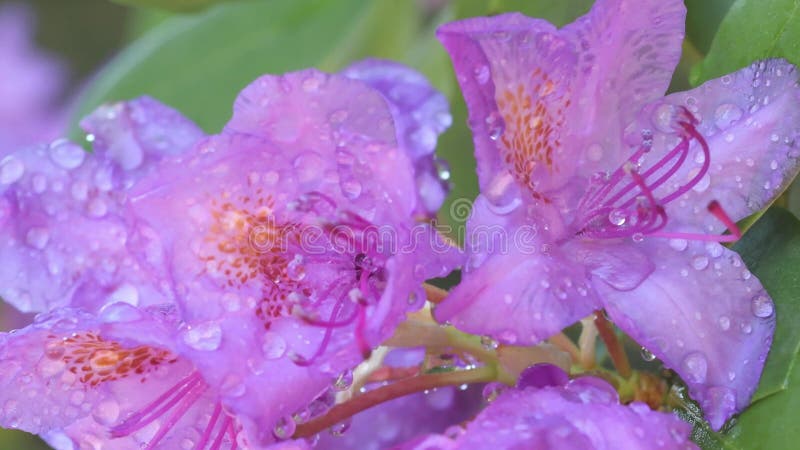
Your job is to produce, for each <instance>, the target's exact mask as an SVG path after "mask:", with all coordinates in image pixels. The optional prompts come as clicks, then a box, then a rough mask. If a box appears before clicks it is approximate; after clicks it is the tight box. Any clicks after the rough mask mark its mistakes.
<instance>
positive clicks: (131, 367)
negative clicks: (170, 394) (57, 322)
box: [46, 332, 178, 387]
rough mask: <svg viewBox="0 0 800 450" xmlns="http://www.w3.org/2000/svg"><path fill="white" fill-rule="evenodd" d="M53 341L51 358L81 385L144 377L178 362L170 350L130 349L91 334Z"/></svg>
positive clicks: (48, 350)
mask: <svg viewBox="0 0 800 450" xmlns="http://www.w3.org/2000/svg"><path fill="white" fill-rule="evenodd" d="M51 339H53V340H52V341H51V342H50V343H49V344H48V346H47V350H46V353H47V355H48V357H60V359H61V360H62V361H64V363H66V369H67V370H69V371H70V372H72V373H74V374H76V375H78V376H79V378H78V379H79V380H80V382H81V383H84V384H88V385H89V386H92V387H95V386H97V385H99V384H101V383H105V382H108V381H115V380H119V379H122V378H126V377H128V376H131V375H145V374H147V373H150V372H152V371H154V370H156V369H157V368H158V367H160V366H162V365H166V364H174V363H175V362H177V361H178V359H177V357H175V355H173V354H172V353H171V352H169V351H167V350H162V349H157V348H153V347H148V346H146V345H141V346H138V347H134V348H130V349H127V348H123V347H122V345H120V344H119V343H117V342H112V341H106V340H104V339H102V338H101V337H99V336H98V335H97V334H95V333H92V332H86V333H78V334H74V335H72V336H70V337H66V338H63V339H58V338H57V337H56V336H51Z"/></svg>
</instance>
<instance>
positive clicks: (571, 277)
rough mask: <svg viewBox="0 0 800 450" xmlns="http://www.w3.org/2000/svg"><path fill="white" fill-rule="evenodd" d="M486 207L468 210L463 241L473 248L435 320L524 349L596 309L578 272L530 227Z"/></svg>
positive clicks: (591, 293)
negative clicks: (459, 277)
mask: <svg viewBox="0 0 800 450" xmlns="http://www.w3.org/2000/svg"><path fill="white" fill-rule="evenodd" d="M487 205H490V203H489V202H487V201H486V200H484V199H483V198H482V197H479V198H478V199H477V200H476V202H475V204H474V206H473V216H472V218H471V219H470V223H469V228H468V230H469V232H468V235H467V241H468V246H469V247H473V246H474V247H475V248H474V249H469V248H468V252H469V253H470V257H469V260H468V261H467V265H466V267H465V268H464V272H463V273H464V275H463V279H462V281H461V283H460V284H459V285H458V286H456V287H455V288H454V289H453V290H452V291H451V292H450V294H449V295H448V297H447V298H446V299H445V300H444V301H443V302H442V303H441V304H439V305H438V306H437V307H436V310H435V316H436V319H437V320H439V321H440V322H444V321H449V322H450V323H452V324H453V325H455V326H456V327H458V328H459V329H461V330H463V331H467V332H470V333H475V334H481V335H488V336H491V337H493V338H495V339H499V340H501V341H503V342H505V343H508V344H520V345H527V344H535V343H537V342H540V341H542V340H544V339H546V338H548V337H550V336H552V335H554V334H556V333H558V332H559V331H561V330H562V329H563V328H564V327H566V326H568V325H570V324H572V323H574V322H575V321H577V320H579V319H581V318H583V317H585V316H587V315H588V314H590V313H591V312H592V310H594V309H596V308H597V307H598V305H599V303H598V300H597V299H596V297H595V294H594V291H593V289H592V288H591V286H590V285H588V278H587V277H588V274H587V273H586V272H585V271H584V270H583V267H582V266H581V265H579V264H574V263H572V262H570V260H569V256H568V254H567V253H563V252H562V251H561V249H560V247H558V246H557V245H554V244H552V243H550V242H548V241H547V239H546V236H544V235H537V233H536V228H525V227H526V226H520V225H518V224H519V223H520V221H521V220H524V218H520V217H516V218H515V214H511V215H507V216H498V215H496V214H495V213H494V212H493V211H492V209H491V207H489V206H487ZM520 209H522V208H520ZM498 230H500V232H499V233H498ZM476 240H477V241H480V242H475V241H476ZM484 240H486V241H487V242H484Z"/></svg>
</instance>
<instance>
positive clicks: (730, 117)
mask: <svg viewBox="0 0 800 450" xmlns="http://www.w3.org/2000/svg"><path fill="white" fill-rule="evenodd" d="M743 114H744V112H743V111H742V109H741V108H739V107H738V106H736V105H734V104H733V103H723V104H721V105H719V106H718V107H717V109H716V111H714V123H715V124H716V125H717V128H719V129H720V130H724V129H726V128H728V127H730V126H731V125H732V124H733V123H734V122H736V121H737V120H739V119H741V118H742V115H743Z"/></svg>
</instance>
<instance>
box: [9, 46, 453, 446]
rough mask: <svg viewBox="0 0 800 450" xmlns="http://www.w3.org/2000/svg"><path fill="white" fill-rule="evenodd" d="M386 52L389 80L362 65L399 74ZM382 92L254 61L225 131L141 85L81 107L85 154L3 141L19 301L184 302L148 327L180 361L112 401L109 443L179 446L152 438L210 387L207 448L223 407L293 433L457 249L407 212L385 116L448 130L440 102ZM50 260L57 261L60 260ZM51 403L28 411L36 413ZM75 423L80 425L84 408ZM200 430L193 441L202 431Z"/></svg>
mask: <svg viewBox="0 0 800 450" xmlns="http://www.w3.org/2000/svg"><path fill="white" fill-rule="evenodd" d="M374 64H376V65H377V64H379V63H377V62H375V63H374ZM376 67H377V66H376ZM390 68H391V70H390V71H388V72H387V73H389V74H390V75H391V77H389V78H388V79H387V80H385V81H380V80H381V76H380V74H379V73H378V74H373V76H372V78H371V82H374V83H384V85H385V86H390V85H391V83H392V80H393V79H394V78H392V77H395V76H398V75H397V74H398V73H399V72H400V71H401V70H402V69H401V68H400V67H399V66H396V65H391V67H390ZM409 74H410V75H409V76H407V77H402V76H400V77H399V78H398V79H399V80H400V81H399V83H400V84H401V85H404V89H411V88H414V87H416V88H419V89H421V90H423V91H424V92H425V95H432V94H431V88H430V86H428V85H427V84H424V83H421V82H419V80H418V79H416V78H413V77H414V76H416V75H415V73H413V72H410V71H409ZM407 79H412V80H415V81H414V83H416V84H410V85H409V84H407V83H406V80H407ZM387 89H389V91H391V88H390V87H387ZM390 97H391V96H387V97H384V95H383V94H382V93H381V91H379V90H376V89H373V88H372V87H370V85H369V84H368V83H365V82H362V81H359V80H353V79H350V78H346V77H344V76H339V75H328V74H324V73H321V72H318V71H315V70H307V71H302V72H296V73H291V74H288V75H285V76H264V77H262V78H259V79H258V80H256V81H255V82H253V83H252V84H251V85H250V86H248V87H247V88H246V89H245V90H244V91H243V92H242V93H241V94H240V95H239V97H238V98H237V100H236V104H235V106H234V115H233V117H232V119H231V121H230V122H229V123H228V124H227V125H226V127H225V129H224V130H223V131H222V132H221V133H220V134H218V135H214V136H209V137H205V138H203V137H202V135H201V133H200V132H199V130H197V128H196V127H195V126H194V125H193V124H191V122H189V121H188V120H186V119H185V118H183V117H182V116H180V115H179V114H178V113H177V112H175V111H174V110H171V109H169V108H167V107H164V106H163V105H160V104H158V103H157V102H155V101H152V100H149V99H140V100H137V101H133V102H128V103H122V104H118V105H112V106H107V107H103V108H100V109H99V110H98V111H97V112H95V113H94V114H92V115H91V116H89V117H88V118H87V119H85V120H84V121H83V122H82V124H83V126H84V128H85V129H87V131H89V132H90V133H91V140H92V141H93V142H94V144H95V153H94V155H85V154H83V153H82V152H80V149H79V148H77V147H75V146H74V145H73V144H70V143H68V142H65V141H61V142H57V143H54V144H52V145H51V146H50V147H49V148H47V149H45V148H41V149H37V150H34V151H27V152H24V151H20V152H17V153H14V154H13V155H10V156H9V157H7V158H6V159H5V160H4V164H5V165H4V166H3V167H4V168H7V167H8V165H9V164H12V165H13V167H12V168H13V169H14V170H15V172H14V177H13V178H9V179H8V180H7V181H8V182H7V183H5V186H4V188H5V191H3V194H4V196H3V197H0V199H2V200H3V201H4V202H5V203H4V204H5V205H7V208H6V211H7V214H6V217H10V218H12V219H13V221H6V223H5V224H4V227H3V229H2V230H3V232H5V233H8V236H9V238H8V239H7V240H6V248H5V249H4V252H5V254H3V259H4V261H5V260H9V261H10V262H11V263H12V264H15V265H16V267H15V268H14V270H16V271H17V272H16V273H19V274H22V275H21V277H20V276H17V277H15V276H12V272H10V271H9V272H7V273H5V277H4V281H7V286H8V288H7V290H6V291H5V292H4V293H3V295H8V296H9V300H10V301H12V302H14V303H15V304H17V305H20V306H22V307H27V308H28V309H48V308H52V307H54V306H59V305H65V304H66V305H71V306H74V307H80V308H84V309H86V310H89V311H95V312H98V313H99V314H101V315H109V314H110V315H112V316H113V317H116V316H115V314H121V313H119V312H118V310H119V309H120V308H122V311H123V312H124V310H125V308H133V307H132V306H126V305H125V304H126V303H127V304H132V305H138V306H140V307H145V308H146V309H147V310H148V311H150V310H154V311H162V310H163V311H167V312H170V314H174V315H175V318H174V319H172V321H171V322H170V323H171V324H173V329H172V330H170V331H169V333H171V334H170V336H171V337H174V339H173V340H172V341H169V340H166V338H165V340H160V341H157V342H153V346H152V347H153V348H157V349H160V350H159V351H161V350H164V351H168V352H169V355H170V358H173V359H174V358H177V360H178V361H185V365H186V370H185V371H184V372H181V373H180V374H178V375H175V376H171V375H170V376H169V377H167V378H165V379H164V380H163V383H161V384H155V385H152V386H151V385H148V387H147V388H146V390H147V392H148V393H152V394H153V395H154V396H156V397H157V398H156V400H152V401H153V403H150V404H143V403H142V404H140V403H136V404H135V405H134V406H132V407H131V408H130V409H128V410H127V411H128V412H127V413H125V414H122V415H120V420H121V421H122V422H121V423H118V424H114V427H113V428H112V432H111V436H110V437H111V439H110V440H109V441H108V443H109V445H114V443H116V442H120V444H119V445H120V448H128V447H125V445H127V444H125V443H124V442H125V441H117V440H114V438H117V437H125V436H133V437H134V438H135V439H139V440H140V441H142V442H147V445H149V446H150V448H171V447H170V446H169V445H168V444H165V443H162V442H167V441H165V439H167V438H168V437H170V436H171V438H169V439H170V440H169V442H180V441H176V440H174V439H178V437H181V436H184V434H185V433H187V431H185V430H184V429H183V428H182V427H183V425H182V424H185V425H189V426H193V425H192V424H193V423H195V422H194V419H193V417H195V416H194V415H193V414H195V413H193V411H195V408H203V407H205V406H202V405H203V404H205V403H201V404H200V405H201V406H193V405H197V404H198V401H199V400H198V399H200V398H201V396H202V395H206V394H205V393H206V392H208V393H211V394H208V395H209V396H210V397H209V402H210V403H208V405H224V408H223V407H222V406H219V407H217V406H214V407H213V408H214V409H212V410H211V411H212V412H209V413H208V414H211V416H210V417H211V419H207V424H208V425H206V426H208V427H211V428H207V429H206V428H204V429H203V430H211V431H209V433H212V434H213V433H217V434H214V436H217V437H216V438H212V437H209V438H208V439H215V440H214V441H213V442H214V443H213V444H209V445H211V447H210V448H212V449H217V448H218V447H219V445H221V444H220V442H222V440H224V439H228V438H227V437H225V436H227V435H228V434H231V435H232V434H233V432H230V433H229V432H228V431H225V430H228V429H233V428H232V427H233V423H236V428H237V429H238V428H239V427H241V428H242V429H243V430H244V433H245V434H244V436H246V437H243V438H242V439H244V441H245V442H247V445H248V447H249V448H264V447H265V446H268V445H270V444H271V443H273V442H275V441H276V440H279V439H285V438H288V437H290V436H291V435H292V434H293V431H292V430H293V426H294V420H293V418H292V416H293V415H294V414H297V413H300V412H302V411H303V410H305V409H307V408H308V407H309V405H310V404H312V402H314V401H315V399H316V400H318V399H320V398H323V397H325V396H326V395H327V393H328V392H329V391H330V390H331V389H332V388H333V384H334V381H335V380H336V379H337V377H339V378H342V379H344V380H346V378H347V373H348V371H349V370H351V369H352V368H353V367H355V366H356V365H357V364H358V363H360V362H361V361H362V360H363V358H364V357H365V356H366V355H368V354H369V352H370V351H371V349H372V348H374V347H376V346H378V345H379V344H380V343H381V342H382V341H383V340H385V339H386V338H387V337H389V335H390V334H391V333H392V331H393V330H394V327H395V326H396V324H397V323H398V322H399V321H400V320H402V319H403V318H404V315H405V313H406V312H407V311H408V310H411V309H416V308H418V307H420V306H421V305H422V303H423V302H424V299H425V296H424V293H423V292H422V287H421V283H422V282H423V281H424V280H425V279H427V278H430V277H434V276H441V275H445V274H446V273H447V272H448V271H449V270H451V269H452V267H453V266H454V265H455V264H456V263H457V262H458V261H459V260H460V256H459V254H458V253H457V252H455V251H453V250H452V249H451V248H450V247H449V246H447V245H445V243H443V242H441V241H440V240H439V238H438V236H437V235H436V233H435V232H434V231H433V230H432V227H431V226H430V225H429V224H428V223H417V222H416V220H415V219H414V215H415V213H416V212H418V211H420V210H418V209H417V208H418V199H424V198H425V197H426V194H425V192H422V193H418V192H419V191H418V184H417V183H416V181H415V179H416V177H415V169H414V165H413V164H412V151H411V150H408V149H406V148H405V147H402V146H401V144H400V143H398V136H399V135H401V133H400V132H399V131H398V129H397V128H395V123H398V124H400V125H401V127H408V126H409V125H408V123H409V122H408V121H410V120H411V119H409V118H410V117H413V120H414V121H416V122H415V123H417V125H416V126H418V127H420V128H423V127H426V126H428V125H426V123H425V120H424V119H423V118H424V117H428V118H429V119H430V120H435V121H436V124H434V125H430V127H434V128H435V129H437V130H441V129H440V128H436V127H438V126H439V125H440V124H441V121H442V119H441V115H437V114H432V115H427V116H426V115H419V114H414V110H413V108H415V107H417V106H419V105H417V104H415V105H398V104H394V103H391V102H390ZM426 104H427V103H425V102H423V103H421V105H423V106H424V105H426ZM424 107H425V108H428V107H427V106H424ZM437 111H438V112H439V113H444V114H446V110H444V111H443V110H441V109H439V110H437ZM404 121H405V122H404ZM401 129H402V130H405V128H401ZM429 156H430V155H429ZM37 176H38V177H39V178H41V179H42V180H43V181H39V182H37V181H35V179H36V177H37ZM37 183H38V184H37ZM37 186H40V187H37ZM67 220H69V222H66V221H67ZM67 223H69V224H71V225H72V227H68V226H67ZM71 233H74V234H75V235H76V236H71ZM32 234H33V236H32ZM21 244H24V246H23V245H21ZM59 258H60V259H59ZM53 261H56V262H62V263H63V265H61V266H57V267H58V270H52V269H51V267H52V265H53ZM105 264H108V265H109V266H110V269H108V270H106V269H107V268H106V267H105V266H104V265H105ZM25 277H27V279H20V278H25ZM31 278H34V279H36V280H41V282H42V284H43V286H39V285H38V284H37V283H34V282H32V280H31ZM25 289H27V290H25ZM31 289H38V291H35V292H32V291H31ZM34 301H37V302H38V303H32V302H34ZM114 320H117V319H116V318H115V319H114ZM47 323H48V324H49V323H50V322H47ZM48 326H49V325H47V326H44V327H45V328H47V327H48ZM53 326H55V325H53ZM92 326H93V325H92ZM40 328H41V327H40ZM169 333H168V334H169ZM97 336H100V337H101V338H102V339H105V340H109V341H111V342H113V343H114V345H113V346H112V347H113V348H111V349H106V348H105V347H102V349H101V350H102V352H105V351H106V350H108V351H110V352H111V353H110V354H109V353H107V352H105V353H102V354H103V355H104V358H105V357H107V358H110V359H111V360H114V361H118V360H120V359H124V358H122V356H120V355H121V354H123V353H124V352H129V351H133V350H131V349H136V348H138V346H140V345H141V344H146V343H147V342H144V341H141V340H136V341H133V342H128V341H125V342H122V341H118V340H116V337H115V336H116V335H115V334H114V333H111V334H110V335H109V337H108V338H105V337H103V336H104V335H103V334H102V333H101V334H97ZM9 342H15V341H14V340H13V339H12V340H10V341H9ZM36 342H39V341H36ZM36 342H33V343H32V344H31V345H32V346H33V348H34V350H35V351H40V352H41V351H44V350H43V348H42V345H43V344H41V343H40V345H39V347H36V345H37V344H36ZM26 345H27V344H26ZM103 345H106V344H103ZM108 345H112V344H108ZM21 348H22V347H19V346H17V347H13V348H12V349H10V350H8V351H7V353H6V355H8V356H4V358H3V359H4V360H5V359H9V360H11V359H13V357H14V355H15V354H16V353H17V352H18V351H19V349H21ZM94 350H95V348H94V347H92V350H91V352H94ZM91 352H90V353H91ZM92 354H94V353H92ZM124 354H126V355H127V353H124ZM159 355H160V353H159ZM149 356H150V355H149V354H148V357H149ZM166 357H167V356H163V358H166ZM159 358H162V357H161V356H159ZM163 358H162V359H163ZM103 361H106V359H103ZM109 364H111V363H109ZM121 364H122V363H121ZM182 365H183V364H182ZM100 366H103V367H101V368H97V369H96V370H98V371H100V372H98V374H99V375H104V374H105V371H106V370H107V368H106V367H104V364H100ZM125 367H128V366H127V365H125ZM89 369H90V370H89V371H88V372H89V373H94V372H92V371H91V370H95V369H92V366H89ZM80 370H83V368H82V367H81V368H80ZM95 376H97V375H95ZM87 379H88V378H87ZM95 379H96V378H92V379H91V380H95ZM91 380H90V382H89V383H88V384H87V383H86V382H83V385H82V387H75V389H77V390H81V391H82V392H84V393H85V394H86V395H95V396H97V395H103V394H102V391H103V389H107V388H106V387H103V386H105V381H102V382H99V383H97V384H92V381H91ZM72 381H73V382H74V380H72ZM337 384H340V385H342V384H346V381H339V382H338V383H337ZM70 386H73V387H74V386H75V385H74V384H70ZM200 386H203V387H204V389H203V391H202V393H200V392H199V391H200V388H199V387H200ZM206 387H207V389H206ZM95 388H97V389H95ZM108 389H112V388H110V387H109V388H108ZM126 395H127V394H126ZM137 400H138V399H137ZM206 409H208V408H206ZM202 417H203V418H206V417H207V415H204V416H202ZM145 418H146V420H145ZM61 419H62V422H63V420H66V419H64V418H63V417H62V418H61ZM215 421H216V422H215ZM34 422H35V421H34ZM62 422H59V423H58V424H57V425H54V426H47V425H46V424H45V425H42V426H39V424H36V423H34V425H35V426H32V425H29V423H27V422H26V423H21V425H20V426H22V427H23V428H24V429H30V430H31V431H34V432H39V433H46V432H48V430H51V429H55V428H63V427H65V426H67V423H66V422H63V423H62ZM69 423H71V422H69ZM215 423H216V424H217V425H214V424H215ZM153 424H156V425H153ZM101 425H107V424H101ZM223 425H225V426H226V427H228V428H221V427H223ZM76 426H77V427H78V428H77V430H78V431H75V432H74V433H73V434H72V436H74V439H76V440H78V441H80V440H81V436H83V435H82V433H83V431H81V430H84V429H87V428H84V426H83V425H76ZM95 426H96V425H95V424H90V425H87V427H90V428H91V427H95ZM147 427H150V428H147ZM195 428H196V427H195ZM173 429H175V431H173ZM198 430H199V431H198ZM203 430H201V429H196V430H195V431H198V432H199V433H200V434H199V435H195V437H194V438H193V439H194V441H193V442H195V444H193V445H195V448H200V449H202V448H204V447H203V446H202V445H200V444H197V442H203V443H204V444H203V445H205V444H206V443H208V442H212V441H209V440H208V439H206V438H205V437H203V436H206V433H205V431H203ZM214 430H216V431H214ZM220 430H221V431H220ZM75 436H77V437H75ZM105 438H108V436H106V437H105ZM105 438H103V439H105ZM202 439H206V440H205V441H204V440H202ZM216 439H219V440H216ZM103 442H104V441H103ZM170 445H171V444H170ZM158 446H164V447H158ZM231 446H232V448H235V445H234V444H233V443H231Z"/></svg>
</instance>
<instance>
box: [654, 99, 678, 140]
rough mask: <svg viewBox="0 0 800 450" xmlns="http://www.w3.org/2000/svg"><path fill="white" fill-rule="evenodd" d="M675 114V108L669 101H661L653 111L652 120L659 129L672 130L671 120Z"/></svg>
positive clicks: (666, 131)
mask: <svg viewBox="0 0 800 450" xmlns="http://www.w3.org/2000/svg"><path fill="white" fill-rule="evenodd" d="M675 115H676V108H675V107H674V106H672V105H670V104H669V103H662V104H661V105H660V106H659V107H658V108H656V109H655V111H653V117H652V119H651V120H652V121H653V124H654V125H655V126H656V128H658V129H659V130H661V131H663V132H665V133H671V132H674V129H673V120H674V118H675Z"/></svg>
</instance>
